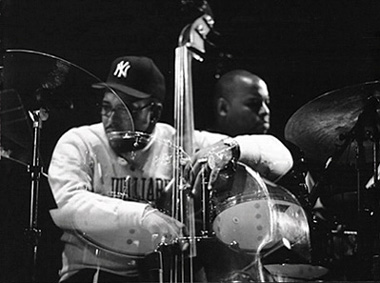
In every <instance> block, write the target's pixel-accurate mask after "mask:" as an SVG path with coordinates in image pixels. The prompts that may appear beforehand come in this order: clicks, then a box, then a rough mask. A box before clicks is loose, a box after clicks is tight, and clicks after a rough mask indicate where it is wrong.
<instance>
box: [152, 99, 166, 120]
mask: <svg viewBox="0 0 380 283" xmlns="http://www.w3.org/2000/svg"><path fill="white" fill-rule="evenodd" d="M162 108H163V106H162V103H161V102H156V103H154V104H153V106H152V107H151V112H152V116H151V120H152V121H154V122H157V121H158V120H159V119H160V118H161V114H162Z"/></svg>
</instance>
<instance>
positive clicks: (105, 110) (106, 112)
mask: <svg viewBox="0 0 380 283" xmlns="http://www.w3.org/2000/svg"><path fill="white" fill-rule="evenodd" d="M154 104H155V103H154V102H153V101H150V102H148V103H146V104H144V105H141V106H135V105H133V104H128V105H127V108H128V110H129V112H130V113H131V115H132V116H136V114H137V113H138V112H139V111H141V110H143V109H145V108H148V107H152V106H153V105H154ZM115 112H117V113H118V114H127V113H128V111H127V109H126V108H125V107H123V106H117V107H116V108H113V107H111V105H108V104H103V105H102V108H101V112H100V113H101V115H102V116H105V117H107V118H109V117H111V115H112V114H113V113H115Z"/></svg>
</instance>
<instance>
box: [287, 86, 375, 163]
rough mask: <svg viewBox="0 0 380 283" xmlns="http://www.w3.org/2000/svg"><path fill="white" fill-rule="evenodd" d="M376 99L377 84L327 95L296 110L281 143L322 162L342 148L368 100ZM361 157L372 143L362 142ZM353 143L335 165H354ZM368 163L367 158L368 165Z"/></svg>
mask: <svg viewBox="0 0 380 283" xmlns="http://www.w3.org/2000/svg"><path fill="white" fill-rule="evenodd" d="M373 96H374V97H376V98H378V97H380V82H379V81H373V82H366V83H363V84H359V85H354V86H349V87H345V88H342V89H338V90H334V91H331V92H327V93H325V94H323V95H321V96H318V97H317V98H315V99H313V100H312V101H310V102H308V103H306V104H305V105H304V106H302V107H301V108H300V109H298V110H297V111H296V112H295V113H294V114H293V115H292V116H291V117H290V119H289V120H288V122H287V124H286V127H285V139H286V140H288V141H290V142H292V143H293V144H295V145H296V146H298V147H299V148H300V149H301V150H302V151H303V152H304V153H305V157H306V158H309V159H312V160H314V161H322V162H326V161H327V160H328V159H329V158H330V157H332V156H333V155H334V154H335V153H336V152H337V151H338V150H339V149H340V148H342V146H343V145H344V144H345V139H344V138H343V137H344V136H345V135H348V134H349V133H350V131H351V130H352V129H353V127H354V126H355V125H356V123H357V121H358V117H359V115H360V114H361V113H362V112H363V110H364V108H365V107H366V106H368V100H369V99H370V98H371V97H373ZM364 149H365V156H368V154H369V155H370V154H371V150H372V143H371V142H370V141H364ZM355 157H356V152H355V145H354V143H350V144H348V147H347V149H346V150H345V151H344V152H342V154H341V156H340V158H338V159H337V160H336V161H337V162H338V163H343V164H350V163H354V161H355ZM369 160H371V159H370V158H369V159H368V161H369Z"/></svg>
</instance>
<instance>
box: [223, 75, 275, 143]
mask: <svg viewBox="0 0 380 283" xmlns="http://www.w3.org/2000/svg"><path fill="white" fill-rule="evenodd" d="M242 80H243V82H242V83H241V84H239V85H237V86H236V88H235V91H234V93H232V94H231V95H230V96H229V97H230V99H229V101H228V102H229V108H228V111H227V115H226V121H225V122H226V124H227V125H228V128H229V132H230V133H229V134H230V135H234V136H235V135H239V134H265V133H267V132H268V130H269V127H270V110H269V106H268V105H269V93H268V89H267V86H266V84H265V82H264V81H262V80H260V81H259V82H258V83H257V82H256V83H254V82H253V81H252V80H250V79H249V78H242Z"/></svg>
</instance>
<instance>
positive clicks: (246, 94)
mask: <svg viewBox="0 0 380 283" xmlns="http://www.w3.org/2000/svg"><path fill="white" fill-rule="evenodd" d="M269 103H270V97H269V91H268V87H267V84H266V83H265V81H264V80H263V79H262V78H260V77H259V76H257V75H256V74H253V73H251V72H249V71H248V70H244V69H235V70H232V71H229V72H227V73H225V74H224V75H222V76H221V77H220V79H219V80H218V81H217V82H216V84H215V88H214V105H213V109H214V114H215V121H216V122H215V125H214V128H213V131H216V132H218V133H222V134H227V135H229V136H232V137H235V136H238V135H246V134H255V135H263V134H267V133H268V130H269V128H270V108H269ZM263 137H264V135H263ZM204 245H205V248H204V249H202V250H201V252H202V251H203V250H204V251H205V253H202V254H201V256H200V258H201V261H202V265H203V266H204V268H205V273H206V277H207V280H208V281H209V282H220V281H221V280H225V279H226V278H227V277H228V276H229V274H230V273H231V272H234V271H236V270H239V269H242V268H243V267H245V266H247V265H248V264H250V263H251V261H252V257H250V256H247V255H245V254H244V253H239V251H233V250H231V249H230V248H228V247H227V246H226V245H224V244H222V243H220V242H219V241H214V242H209V243H205V244H204Z"/></svg>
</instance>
